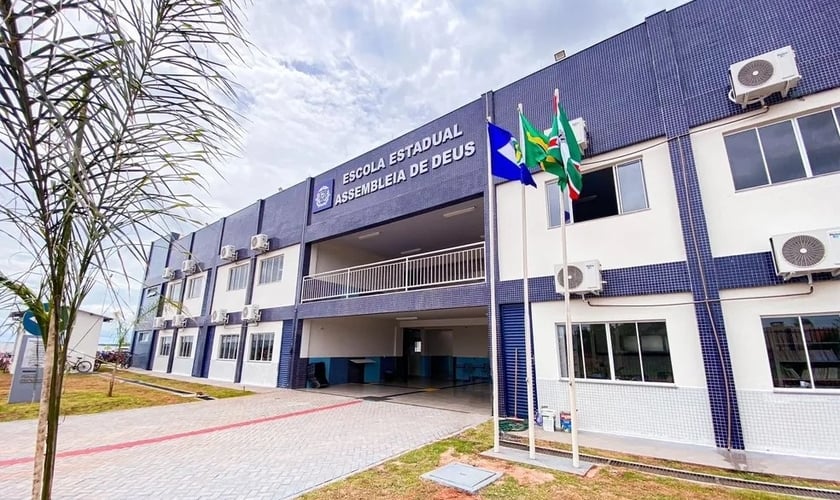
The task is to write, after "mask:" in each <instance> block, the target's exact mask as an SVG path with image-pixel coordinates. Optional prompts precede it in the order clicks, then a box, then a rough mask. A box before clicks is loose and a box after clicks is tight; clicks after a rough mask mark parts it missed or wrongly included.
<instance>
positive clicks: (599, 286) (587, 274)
mask: <svg viewBox="0 0 840 500" xmlns="http://www.w3.org/2000/svg"><path fill="white" fill-rule="evenodd" d="M568 285H569V293H577V294H586V293H594V294H598V293H601V290H603V287H604V283H603V281H601V263H600V262H599V261H597V260H588V261H585V262H572V263H569V279H568ZM565 286H566V280H565V279H563V265H562V264H557V265H555V266H554V290H555V291H556V292H557V293H565V290H564V287H565Z"/></svg>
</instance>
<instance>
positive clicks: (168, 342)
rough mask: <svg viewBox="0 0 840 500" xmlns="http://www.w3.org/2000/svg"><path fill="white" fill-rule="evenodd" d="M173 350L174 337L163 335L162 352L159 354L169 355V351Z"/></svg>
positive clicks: (161, 341) (161, 339)
mask: <svg viewBox="0 0 840 500" xmlns="http://www.w3.org/2000/svg"><path fill="white" fill-rule="evenodd" d="M171 351H172V337H161V338H160V352H159V353H158V355H159V356H169V353H170V352H171Z"/></svg>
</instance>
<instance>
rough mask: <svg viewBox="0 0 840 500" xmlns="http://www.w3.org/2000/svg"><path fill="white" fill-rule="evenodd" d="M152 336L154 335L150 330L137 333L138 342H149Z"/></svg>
mask: <svg viewBox="0 0 840 500" xmlns="http://www.w3.org/2000/svg"><path fill="white" fill-rule="evenodd" d="M151 336H152V334H151V333H149V332H139V333H137V342H139V343H144V342H148V341H149V338H150V337H151Z"/></svg>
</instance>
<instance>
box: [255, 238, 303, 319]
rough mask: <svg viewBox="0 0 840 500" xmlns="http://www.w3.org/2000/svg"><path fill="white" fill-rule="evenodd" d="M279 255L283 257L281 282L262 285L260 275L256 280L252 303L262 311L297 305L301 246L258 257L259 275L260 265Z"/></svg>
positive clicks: (293, 246)
mask: <svg viewBox="0 0 840 500" xmlns="http://www.w3.org/2000/svg"><path fill="white" fill-rule="evenodd" d="M277 255H283V277H282V278H281V279H280V281H275V282H273V283H265V284H263V285H260V284H259V274H257V275H256V278H255V279H254V294H253V296H252V299H251V303H252V304H257V305H259V306H260V308H262V309H265V308H269V307H280V306H288V305H293V304H294V303H295V292H296V288H297V276H298V260H299V256H300V245H292V246H289V247H286V248H281V249H279V250H274V251H272V252H268V253H266V254H264V255H260V256H259V257H257V273H259V272H260V263H261V262H262V261H263V260H265V259H268V258H271V257H275V256H277Z"/></svg>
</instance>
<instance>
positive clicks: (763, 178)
mask: <svg viewBox="0 0 840 500" xmlns="http://www.w3.org/2000/svg"><path fill="white" fill-rule="evenodd" d="M723 142H724V144H725V145H726V156H728V157H729V168H730V170H731V171H732V180H733V181H734V183H735V189H736V190H738V189H747V188H751V187H756V186H763V185H765V184H767V172H766V171H765V170H764V160H762V159H761V147H760V146H759V145H758V136H757V135H756V132H755V129H753V130H746V131H744V132H739V133H737V134H732V135H727V136H726V137H724V138H723Z"/></svg>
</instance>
